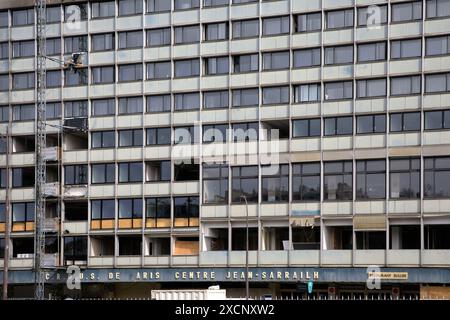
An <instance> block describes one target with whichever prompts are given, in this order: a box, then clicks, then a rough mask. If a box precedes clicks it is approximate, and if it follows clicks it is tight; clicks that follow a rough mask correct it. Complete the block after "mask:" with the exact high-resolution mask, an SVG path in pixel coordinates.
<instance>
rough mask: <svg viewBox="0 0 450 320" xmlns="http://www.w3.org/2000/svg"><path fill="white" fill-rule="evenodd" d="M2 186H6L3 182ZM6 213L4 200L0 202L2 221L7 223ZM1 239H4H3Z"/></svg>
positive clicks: (0, 219) (0, 221) (0, 220)
mask: <svg viewBox="0 0 450 320" xmlns="http://www.w3.org/2000/svg"><path fill="white" fill-rule="evenodd" d="M3 170H4V169H2V175H3V174H4V173H3ZM2 181H3V177H2ZM2 188H5V187H4V185H3V184H2ZM5 213H6V205H5V203H4V202H1V203H0V223H5V219H6V217H5ZM1 240H3V239H1ZM2 249H4V248H3V247H2ZM0 257H2V256H0Z"/></svg>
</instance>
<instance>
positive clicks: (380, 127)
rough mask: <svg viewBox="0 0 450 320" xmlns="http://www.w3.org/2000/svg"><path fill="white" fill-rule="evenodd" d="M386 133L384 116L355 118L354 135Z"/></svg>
mask: <svg viewBox="0 0 450 320" xmlns="http://www.w3.org/2000/svg"><path fill="white" fill-rule="evenodd" d="M385 132H386V115H384V114H378V115H368V116H357V117H356V133H358V134H367V133H385Z"/></svg>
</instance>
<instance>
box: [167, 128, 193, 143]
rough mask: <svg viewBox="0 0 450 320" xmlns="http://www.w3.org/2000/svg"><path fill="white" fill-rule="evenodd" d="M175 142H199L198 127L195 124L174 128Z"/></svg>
mask: <svg viewBox="0 0 450 320" xmlns="http://www.w3.org/2000/svg"><path fill="white" fill-rule="evenodd" d="M173 134H174V144H194V143H198V142H199V141H198V138H199V137H198V134H199V132H198V129H197V128H196V127H194V126H189V127H177V128H174V132H173Z"/></svg>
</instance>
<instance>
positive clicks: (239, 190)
mask: <svg viewBox="0 0 450 320" xmlns="http://www.w3.org/2000/svg"><path fill="white" fill-rule="evenodd" d="M231 174H232V199H231V201H232V202H234V203H245V200H244V199H243V197H242V196H245V197H246V198H247V202H249V203H254V202H258V166H245V167H232V168H231Z"/></svg>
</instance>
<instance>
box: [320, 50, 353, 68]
mask: <svg viewBox="0 0 450 320" xmlns="http://www.w3.org/2000/svg"><path fill="white" fill-rule="evenodd" d="M344 63H353V46H340V47H328V48H325V64H326V65H330V64H344Z"/></svg>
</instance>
